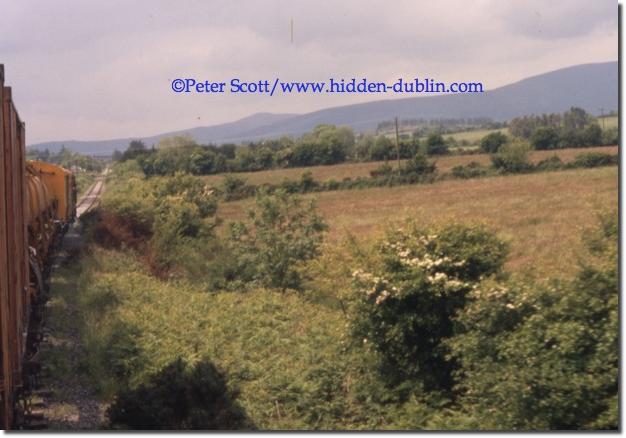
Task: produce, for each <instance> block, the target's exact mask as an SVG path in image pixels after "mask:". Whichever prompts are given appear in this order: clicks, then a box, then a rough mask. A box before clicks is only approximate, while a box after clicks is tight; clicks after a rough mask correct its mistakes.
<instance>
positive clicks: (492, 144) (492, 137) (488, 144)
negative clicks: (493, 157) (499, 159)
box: [480, 131, 509, 154]
mask: <svg viewBox="0 0 626 438" xmlns="http://www.w3.org/2000/svg"><path fill="white" fill-rule="evenodd" d="M508 140H509V138H508V137H507V136H506V135H505V134H503V133H501V132H500V131H497V132H492V133H490V134H487V135H486V136H484V137H483V138H482V140H480V149H481V150H482V151H483V152H486V153H488V154H493V153H494V152H498V150H499V149H500V147H502V145H504V144H505V143H506V142H507V141H508Z"/></svg>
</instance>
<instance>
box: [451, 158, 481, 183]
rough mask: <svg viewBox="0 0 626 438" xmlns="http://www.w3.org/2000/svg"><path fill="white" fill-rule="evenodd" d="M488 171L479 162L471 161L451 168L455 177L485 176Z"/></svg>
mask: <svg viewBox="0 0 626 438" xmlns="http://www.w3.org/2000/svg"><path fill="white" fill-rule="evenodd" d="M488 173H489V170H488V169H487V168H486V167H485V166H483V165H482V164H480V163H477V162H476V161H472V162H470V163H467V164H466V165H459V166H454V167H453V168H452V175H453V176H454V177H455V178H462V179H469V178H478V177H481V176H485V175H487V174H488Z"/></svg>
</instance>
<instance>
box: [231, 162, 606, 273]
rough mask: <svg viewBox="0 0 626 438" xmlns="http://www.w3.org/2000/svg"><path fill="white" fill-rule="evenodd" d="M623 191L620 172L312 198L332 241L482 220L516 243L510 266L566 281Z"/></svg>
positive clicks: (241, 204) (236, 208) (242, 207)
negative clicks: (584, 242)
mask: <svg viewBox="0 0 626 438" xmlns="http://www.w3.org/2000/svg"><path fill="white" fill-rule="evenodd" d="M565 152H568V153H569V152H570V151H565ZM454 158H461V157H454ZM617 187H618V178H617V167H606V168H598V169H585V170H580V169H577V170H571V171H561V172H546V173H537V174H531V175H516V176H504V177H492V178H482V179H473V180H453V181H442V182H437V183H435V184H432V185H418V186H402V187H392V188H371V189H363V190H345V191H336V192H325V193H320V194H317V195H309V196H307V198H315V199H317V204H318V207H319V209H320V211H321V213H322V215H323V216H324V218H325V219H326V221H327V222H328V223H329V225H330V236H329V237H330V240H331V241H338V240H340V239H341V238H342V237H345V236H346V235H347V234H348V233H351V234H354V235H356V236H357V237H358V238H359V239H364V240H369V239H371V238H373V237H375V236H377V235H379V234H380V233H381V231H383V230H384V229H385V227H386V226H387V225H388V224H391V223H393V222H398V221H400V220H403V219H405V218H410V219H415V220H417V221H420V222H423V223H435V222H443V221H456V222H461V223H465V222H476V221H478V222H481V223H485V224H487V225H489V226H491V227H493V228H494V229H495V230H496V231H497V232H498V233H499V234H500V235H501V236H502V237H503V238H505V239H506V240H508V241H510V242H511V254H510V257H509V262H508V267H509V268H511V269H512V270H515V271H519V270H522V271H527V272H534V273H536V274H537V275H547V274H550V275H557V276H560V275H564V274H570V273H571V272H572V271H573V270H574V269H575V268H576V262H577V255H576V249H578V248H580V243H581V242H580V236H581V232H582V231H583V230H584V229H585V228H586V227H588V226H592V225H594V224H595V223H596V214H597V212H598V211H600V210H601V209H606V208H616V206H617ZM253 202H254V201H253V200H252V199H247V200H243V201H237V202H230V203H223V204H221V205H220V207H219V216H220V217H222V218H223V219H226V220H232V219H240V218H242V217H243V216H244V213H245V211H246V210H247V209H248V208H249V207H250V206H251V205H252V204H253Z"/></svg>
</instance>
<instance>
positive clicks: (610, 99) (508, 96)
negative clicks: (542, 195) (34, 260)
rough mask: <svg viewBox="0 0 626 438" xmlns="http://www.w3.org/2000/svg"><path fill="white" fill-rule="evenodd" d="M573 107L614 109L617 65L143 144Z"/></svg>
mask: <svg viewBox="0 0 626 438" xmlns="http://www.w3.org/2000/svg"><path fill="white" fill-rule="evenodd" d="M572 106H578V107H581V108H584V109H585V110H586V111H588V112H590V113H592V114H599V112H600V109H601V108H603V109H604V110H605V111H607V112H608V111H610V110H615V109H617V108H618V70H617V62H606V63H598V64H583V65H577V66H573V67H567V68H563V69H560V70H555V71H552V72H549V73H544V74H540V75H537V76H532V77H529V78H527V79H523V80H521V81H519V82H515V83H513V84H510V85H505V86H503V87H500V88H496V89H494V90H490V91H486V92H485V93H482V94H453V95H436V96H420V97H410V98H406V99H393V100H380V101H375V102H367V103H360V104H354V105H345V106H339V107H333V108H327V109H323V110H319V111H314V112H311V113H306V114H271V113H259V114H254V115H252V116H250V117H246V118H244V119H241V120H238V121H235V122H232V123H224V124H220V125H213V126H206V127H196V128H191V129H187V130H182V131H175V132H167V133H163V134H159V135H155V136H152V137H145V138H143V140H144V141H145V142H146V143H147V144H148V145H151V144H154V143H156V142H158V141H159V140H160V139H161V138H163V137H168V136H172V135H182V134H189V135H191V136H192V137H194V138H195V139H196V141H198V142H199V143H205V144H206V143H217V144H221V143H228V142H234V143H238V142H241V141H246V140H258V139H262V138H274V137H279V136H281V135H300V134H302V133H304V132H306V131H310V130H311V129H313V128H314V127H315V126H316V125H318V124H320V123H332V124H335V125H347V126H350V127H352V128H353V129H354V130H355V131H357V132H364V131H373V130H374V129H376V127H377V125H378V123H380V122H382V121H385V120H391V119H393V117H396V116H397V117H399V118H400V119H417V118H424V119H434V118H470V117H488V118H491V119H493V120H497V121H504V120H509V119H511V118H513V117H517V116H522V115H528V114H541V113H553V112H563V111H565V110H567V109H569V108H570V107H572ZM132 139H133V138H120V139H114V140H101V141H74V140H69V141H51V142H45V143H37V144H33V145H30V146H29V147H33V148H37V149H41V150H43V149H46V148H48V149H49V150H50V151H57V150H59V149H60V148H61V145H65V147H67V148H70V149H72V150H73V151H76V152H81V153H88V154H110V153H112V152H113V150H114V149H118V150H124V149H125V148H126V146H127V145H128V143H129V142H130V140H132Z"/></svg>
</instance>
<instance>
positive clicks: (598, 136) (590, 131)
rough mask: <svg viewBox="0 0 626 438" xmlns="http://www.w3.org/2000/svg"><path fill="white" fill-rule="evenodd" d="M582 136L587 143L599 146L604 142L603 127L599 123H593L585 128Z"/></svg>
mask: <svg viewBox="0 0 626 438" xmlns="http://www.w3.org/2000/svg"><path fill="white" fill-rule="evenodd" d="M582 137H583V141H584V142H585V145H587V146H598V145H600V144H602V128H600V125H598V124H597V123H591V124H590V125H587V127H585V129H584V130H583V133H582Z"/></svg>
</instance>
